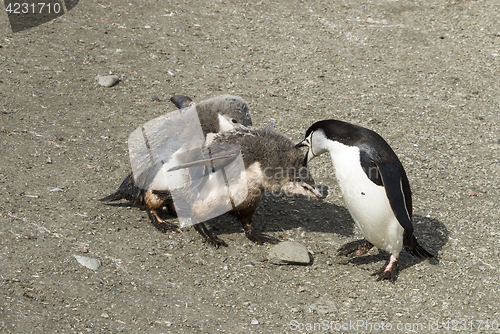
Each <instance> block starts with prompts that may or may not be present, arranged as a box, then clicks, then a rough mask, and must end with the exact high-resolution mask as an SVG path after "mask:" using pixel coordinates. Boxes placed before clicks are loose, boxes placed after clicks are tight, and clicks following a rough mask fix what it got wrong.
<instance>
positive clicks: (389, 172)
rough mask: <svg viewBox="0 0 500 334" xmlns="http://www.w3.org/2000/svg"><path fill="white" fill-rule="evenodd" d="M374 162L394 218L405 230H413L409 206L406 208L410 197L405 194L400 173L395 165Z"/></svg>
mask: <svg viewBox="0 0 500 334" xmlns="http://www.w3.org/2000/svg"><path fill="white" fill-rule="evenodd" d="M375 164H376V165H377V168H378V170H379V172H380V176H381V177H382V182H383V184H384V189H385V193H386V195H387V198H388V199H389V203H390V205H391V208H392V211H393V212H394V215H395V216H396V219H397V220H398V221H399V224H401V226H403V228H404V229H405V230H407V231H409V232H413V224H412V223H411V215H410V211H411V208H410V210H408V207H407V203H408V202H410V201H411V198H410V199H407V198H406V196H405V192H404V189H403V178H402V177H401V174H400V173H399V171H398V170H397V168H396V166H394V165H393V164H391V163H386V162H379V161H375ZM410 203H411V202H410Z"/></svg>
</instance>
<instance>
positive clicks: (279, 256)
mask: <svg viewBox="0 0 500 334" xmlns="http://www.w3.org/2000/svg"><path fill="white" fill-rule="evenodd" d="M269 262H271V263H274V264H294V263H298V264H308V263H309V262H311V258H310V256H309V252H308V251H307V248H306V247H305V246H304V245H302V244H300V243H298V242H295V241H285V242H280V243H279V244H277V245H276V246H274V247H273V248H271V250H270V251H269Z"/></svg>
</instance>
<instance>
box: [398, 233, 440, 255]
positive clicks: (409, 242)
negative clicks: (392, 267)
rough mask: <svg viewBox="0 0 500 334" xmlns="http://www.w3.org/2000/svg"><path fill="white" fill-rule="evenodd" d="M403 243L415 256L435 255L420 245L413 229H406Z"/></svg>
mask: <svg viewBox="0 0 500 334" xmlns="http://www.w3.org/2000/svg"><path fill="white" fill-rule="evenodd" d="M403 245H404V247H405V249H406V250H407V251H408V253H410V254H411V255H413V256H416V257H419V258H425V257H430V258H432V257H434V255H432V254H431V253H429V252H428V251H426V250H425V249H424V248H423V247H422V246H420V244H419V243H418V240H417V238H415V235H413V231H408V230H405V231H404V234H403Z"/></svg>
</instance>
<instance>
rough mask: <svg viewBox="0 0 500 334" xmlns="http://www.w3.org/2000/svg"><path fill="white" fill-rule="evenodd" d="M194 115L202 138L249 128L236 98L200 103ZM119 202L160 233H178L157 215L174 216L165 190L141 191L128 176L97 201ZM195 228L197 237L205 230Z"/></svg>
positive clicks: (184, 101)
mask: <svg viewBox="0 0 500 334" xmlns="http://www.w3.org/2000/svg"><path fill="white" fill-rule="evenodd" d="M170 101H171V102H172V103H174V105H175V106H176V107H177V108H179V109H182V108H187V107H189V106H192V105H195V103H194V102H193V101H192V100H191V99H190V98H189V97H187V96H185V95H176V96H174V97H172V98H171V99H170ZM196 111H197V114H198V118H199V120H200V125H201V128H202V131H203V134H204V135H205V136H207V135H210V134H212V133H218V132H224V131H228V130H231V129H234V128H237V127H245V126H251V125H252V118H251V114H250V107H249V105H248V103H247V102H246V101H245V100H244V99H242V98H240V97H238V96H233V95H221V96H217V97H215V98H212V99H209V100H205V101H201V102H199V103H197V104H196ZM121 199H125V200H127V201H129V202H131V203H133V204H135V205H137V206H139V207H141V208H143V209H145V210H146V212H147V213H148V217H149V219H150V220H151V223H152V224H153V225H154V226H155V227H156V228H158V229H159V230H160V231H162V232H166V231H168V230H173V231H176V230H179V227H178V226H177V225H175V224H172V223H169V222H167V221H165V220H163V219H161V218H160V216H159V215H158V212H157V211H158V210H160V209H161V208H163V207H167V209H168V211H169V212H170V213H171V214H173V215H175V207H174V205H173V201H172V196H171V194H170V191H169V189H161V190H158V189H156V190H153V189H142V188H140V187H138V186H137V185H136V183H135V181H134V175H133V174H132V172H131V173H129V174H128V175H127V177H126V178H125V179H124V180H123V181H122V183H121V184H120V186H119V187H118V189H117V190H116V192H114V193H113V194H111V195H109V196H106V197H104V198H102V199H100V201H102V202H112V201H118V200H121ZM196 228H197V230H198V231H199V232H200V233H202V230H203V229H204V230H206V228H205V227H204V226H197V227H196ZM202 234H203V233H202Z"/></svg>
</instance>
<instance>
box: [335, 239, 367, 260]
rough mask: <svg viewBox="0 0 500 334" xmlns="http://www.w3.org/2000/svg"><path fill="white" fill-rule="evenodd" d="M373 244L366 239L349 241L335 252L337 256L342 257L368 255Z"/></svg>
mask: <svg viewBox="0 0 500 334" xmlns="http://www.w3.org/2000/svg"><path fill="white" fill-rule="evenodd" d="M372 247H373V244H372V243H371V242H369V241H368V240H366V239H360V240H355V241H351V242H349V243H347V244H345V245H343V246H342V247H340V248H339V249H338V250H337V255H338V256H340V255H343V256H348V255H352V256H361V255H363V254H366V253H368V251H369V250H370V249H372Z"/></svg>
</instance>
